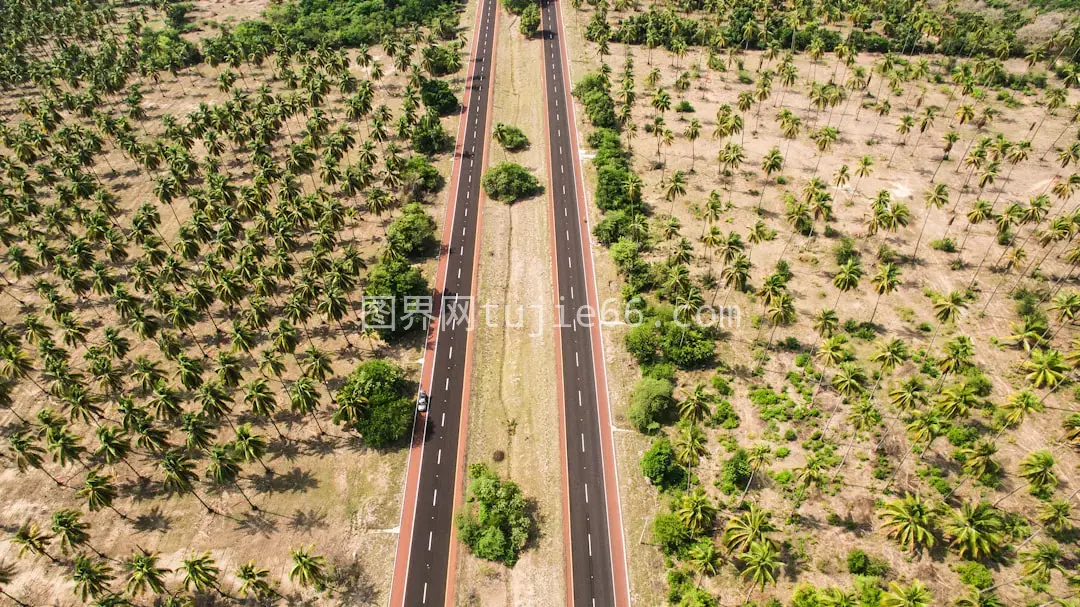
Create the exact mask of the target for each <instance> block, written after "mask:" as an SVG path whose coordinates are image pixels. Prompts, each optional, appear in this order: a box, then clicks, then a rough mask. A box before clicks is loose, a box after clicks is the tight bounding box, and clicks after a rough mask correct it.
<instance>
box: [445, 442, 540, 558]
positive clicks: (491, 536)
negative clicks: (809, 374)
mask: <svg viewBox="0 0 1080 607" xmlns="http://www.w3.org/2000/svg"><path fill="white" fill-rule="evenodd" d="M468 492H469V497H468V502H467V504H466V505H465V508H464V509H463V510H464V511H463V512H461V513H460V514H459V515H458V518H457V527H458V531H459V532H460V534H461V541H462V542H463V543H464V544H465V545H466V546H468V547H469V550H471V551H472V553H473V554H475V555H476V556H478V557H480V558H482V559H487V560H489V561H496V562H499V563H502V564H504V565H506V566H507V567H513V566H514V564H515V563H517V560H518V557H519V556H520V554H521V551H522V550H523V549H524V548H525V544H527V543H528V541H529V537H530V536H531V535H532V534H533V532H534V530H535V528H536V523H535V522H534V521H533V520H532V518H531V517H530V516H529V513H528V510H529V509H528V503H527V501H526V499H525V496H524V495H523V494H522V493H521V488H520V487H518V486H517V484H516V483H514V482H513V481H505V480H502V479H500V478H499V476H498V475H497V474H495V472H494V471H493V470H491V469H490V468H488V467H487V465H486V464H482V463H481V464H473V465H471V466H469V489H468Z"/></svg>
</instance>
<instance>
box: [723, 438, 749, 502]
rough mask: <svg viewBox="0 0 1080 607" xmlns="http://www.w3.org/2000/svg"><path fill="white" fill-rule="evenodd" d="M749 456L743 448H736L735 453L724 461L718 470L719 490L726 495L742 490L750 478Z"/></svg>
mask: <svg viewBox="0 0 1080 607" xmlns="http://www.w3.org/2000/svg"><path fill="white" fill-rule="evenodd" d="M750 473H751V467H750V457H749V456H748V455H747V453H746V450H745V449H737V450H736V451H735V453H734V454H733V455H732V456H731V457H730V458H729V459H728V460H727V461H725V462H724V465H723V467H722V469H721V471H720V491H722V492H724V493H725V494H726V495H732V494H734V493H737V492H739V491H742V489H743V487H745V486H746V483H747V482H749V480H750Z"/></svg>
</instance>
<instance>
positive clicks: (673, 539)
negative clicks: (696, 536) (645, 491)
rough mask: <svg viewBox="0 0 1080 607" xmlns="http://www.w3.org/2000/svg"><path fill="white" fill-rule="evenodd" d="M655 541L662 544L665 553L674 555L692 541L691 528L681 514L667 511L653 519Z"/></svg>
mask: <svg viewBox="0 0 1080 607" xmlns="http://www.w3.org/2000/svg"><path fill="white" fill-rule="evenodd" d="M652 531H653V541H654V542H656V543H657V544H659V545H660V548H661V549H662V550H663V551H664V554H668V555H672V554H676V553H678V552H679V551H681V550H682V549H683V548H684V547H686V545H687V543H688V542H689V541H690V538H691V533H690V529H689V528H688V527H687V526H686V524H685V523H683V522H682V519H681V518H679V515H677V514H675V513H673V512H665V513H664V514H660V515H657V517H656V518H655V519H653V528H652Z"/></svg>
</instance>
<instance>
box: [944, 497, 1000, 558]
mask: <svg viewBox="0 0 1080 607" xmlns="http://www.w3.org/2000/svg"><path fill="white" fill-rule="evenodd" d="M1003 527H1004V523H1003V522H1002V520H1001V516H1000V515H999V514H998V512H997V510H996V509H994V508H993V507H992V506H990V504H988V503H986V502H979V503H972V502H964V503H963V504H961V505H960V507H959V508H956V509H955V510H953V512H952V514H951V515H950V516H949V518H948V520H947V521H946V522H945V524H944V531H945V533H946V535H948V536H949V537H950V538H951V540H950V542H949V545H950V546H951V547H952V548H954V549H955V550H956V553H957V555H958V556H959V557H960V558H965V559H973V560H979V559H983V558H993V557H994V556H995V555H996V554H997V553H998V552H999V551H1000V550H1001V547H1002V537H1001V532H1002V529H1003Z"/></svg>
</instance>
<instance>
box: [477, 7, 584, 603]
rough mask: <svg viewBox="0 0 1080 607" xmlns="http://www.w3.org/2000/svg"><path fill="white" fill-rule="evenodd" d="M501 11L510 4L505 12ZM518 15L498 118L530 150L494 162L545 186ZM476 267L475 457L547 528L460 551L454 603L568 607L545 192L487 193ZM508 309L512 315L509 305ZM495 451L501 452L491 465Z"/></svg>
mask: <svg viewBox="0 0 1080 607" xmlns="http://www.w3.org/2000/svg"><path fill="white" fill-rule="evenodd" d="M499 10H500V11H501V10H503V9H499ZM517 28H518V24H517V19H516V18H515V17H514V16H513V15H510V14H509V13H506V12H502V13H501V14H500V15H499V25H498V37H497V44H498V47H497V49H496V67H495V89H494V95H495V99H494V105H493V115H492V126H493V127H494V125H495V124H498V123H500V122H503V123H506V124H510V125H514V126H517V127H519V128H521V129H522V130H523V131H524V133H525V134H526V136H527V137H528V138H529V141H530V146H529V148H527V149H525V150H522V151H520V152H517V153H507V152H505V151H504V150H503V149H502V148H501V147H500V146H499V145H498V143H496V142H494V141H492V142H491V144H490V149H489V156H488V162H489V165H494V164H497V163H499V162H502V161H504V160H509V161H513V162H517V163H520V164H522V165H523V166H525V167H527V168H529V169H530V170H532V171H533V172H534V173H535V174H536V176H537V178H538V179H540V181H541V182H544V181H546V175H547V133H546V130H545V124H544V120H543V116H544V114H543V112H542V108H541V107H540V106H541V105H542V100H541V98H539V97H537V96H536V95H533V94H530V92H529V91H531V87H532V86H533V78H534V75H535V74H537V73H540V60H541V57H540V47H539V45H540V41H539V40H526V39H525V38H524V37H523V36H522V35H521V34H520V32H518V29H517ZM483 213H484V214H483V220H482V221H483V228H482V231H483V237H482V241H481V251H480V266H479V281H480V282H479V304H480V305H481V306H482V305H485V304H488V305H491V306H492V307H491V308H490V310H491V311H490V323H489V321H488V320H487V319H486V317H485V314H486V313H485V312H484V310H483V308H478V318H477V325H478V327H477V329H476V333H475V335H474V336H473V337H474V339H475V342H474V348H475V350H474V354H473V363H472V367H473V378H472V394H471V395H470V400H469V436H468V446H467V453H466V460H467V462H468V463H474V462H488V463H489V464H491V465H493V466H494V467H495V469H496V470H497V471H498V472H499V474H501V475H503V476H504V477H507V478H509V479H511V480H513V481H514V482H516V483H518V485H520V486H521V488H522V491H523V492H524V494H525V495H526V497H528V498H530V499H532V500H535V506H536V513H537V516H538V518H539V522H540V534H539V537H537V538H536V539H535V540H534V541H533V542H532V544H531V545H530V546H529V548H528V549H527V550H526V551H525V552H524V553H523V554H522V557H521V560H519V561H518V562H517V564H516V565H515V566H514V568H513V569H510V570H508V569H505V568H503V567H502V566H499V565H495V564H492V563H489V562H486V561H481V560H479V559H477V558H475V557H473V556H472V555H470V554H468V552H467V550H464V549H463V550H462V551H461V552H460V553H459V554H460V557H459V558H460V560H459V568H458V577H457V602H458V603H459V604H465V605H474V604H481V605H540V606H542V605H552V606H553V605H560V604H562V603H563V599H564V597H565V596H566V593H565V591H564V588H565V586H564V584H565V580H564V579H563V578H564V576H563V569H564V563H565V560H564V546H563V527H562V522H563V517H562V491H561V489H559V488H560V487H561V486H562V469H561V465H560V461H561V460H560V459H559V450H560V446H559V433H558V423H557V422H556V420H557V419H558V417H557V416H558V406H559V404H558V394H557V389H556V384H555V377H554V374H553V372H547V370H553V369H554V368H555V364H556V362H555V346H554V336H553V335H552V333H551V327H552V324H553V323H552V322H551V321H552V318H551V302H552V277H551V261H550V260H551V252H550V234H549V223H548V215H549V213H550V210H549V200H548V198H547V197H546V196H537V197H534V198H530V199H527V200H522V201H519V202H517V203H514V204H513V205H507V204H505V203H502V202H498V201H494V200H490V199H486V200H485V202H484V209H483ZM504 310H505V311H507V312H505V313H504ZM496 451H502V452H503V453H504V454H505V459H504V460H503V461H502V462H501V463H494V462H493V455H494V453H495V452H496Z"/></svg>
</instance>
